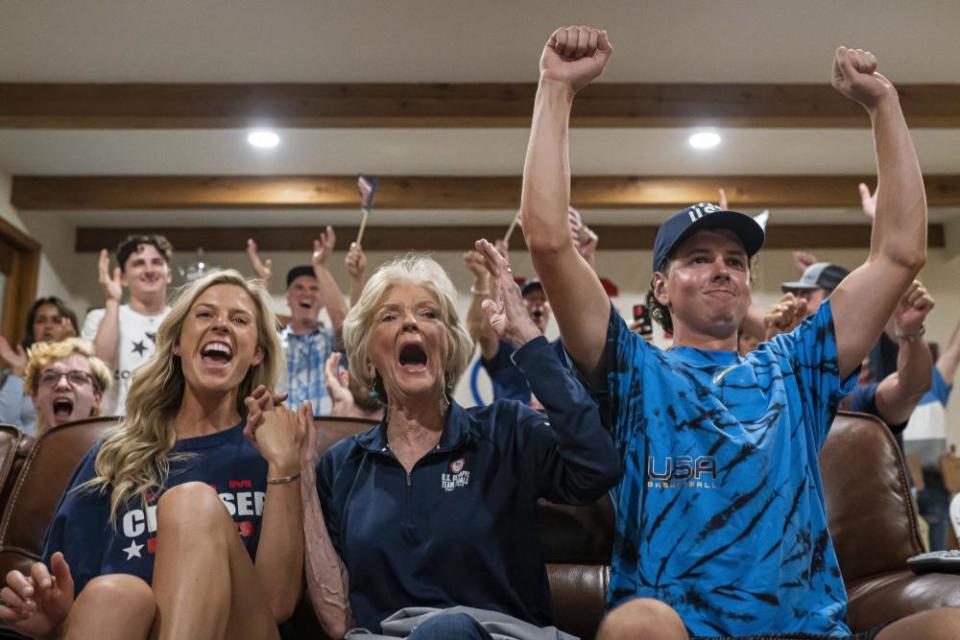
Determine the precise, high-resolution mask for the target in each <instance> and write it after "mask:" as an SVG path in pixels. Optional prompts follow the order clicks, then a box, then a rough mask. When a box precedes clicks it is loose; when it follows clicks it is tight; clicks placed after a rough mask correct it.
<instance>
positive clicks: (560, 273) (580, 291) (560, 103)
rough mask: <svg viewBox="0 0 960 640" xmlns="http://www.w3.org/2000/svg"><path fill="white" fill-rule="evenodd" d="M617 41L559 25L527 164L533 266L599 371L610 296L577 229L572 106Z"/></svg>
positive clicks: (548, 51)
mask: <svg viewBox="0 0 960 640" xmlns="http://www.w3.org/2000/svg"><path fill="white" fill-rule="evenodd" d="M612 52H613V48H612V47H611V46H610V42H609V40H607V33H606V31H602V30H599V29H591V28H588V27H567V28H565V29H557V30H556V31H555V32H554V33H553V35H551V36H550V39H549V40H548V41H547V44H546V46H544V48H543V55H542V56H541V57H540V84H539V87H538V88H537V97H536V101H535V103H534V107H533V124H532V125H531V129H530V142H529V144H528V146H527V159H526V162H525V164H524V167H523V192H522V195H521V197H520V211H521V215H522V220H523V235H524V237H525V238H526V241H527V246H528V247H529V248H530V255H531V257H532V258H533V266H534V268H535V269H536V271H537V275H538V276H539V277H540V281H541V282H542V283H543V287H544V290H545V291H546V293H547V298H549V299H550V304H551V305H552V306H553V310H554V313H555V314H556V317H557V324H559V325H560V335H561V336H562V338H563V343H564V346H565V347H566V348H567V350H568V351H569V352H570V355H571V356H573V359H574V360H575V361H576V362H577V364H578V365H579V366H580V368H581V369H582V370H584V371H587V372H593V371H596V370H597V368H598V365H599V364H600V358H601V356H602V354H603V349H604V344H605V341H606V333H607V320H608V318H609V313H610V312H609V309H610V302H609V300H608V298H607V295H606V293H605V292H604V290H603V286H602V285H601V284H600V280H599V279H598V278H597V276H596V274H594V272H593V270H592V269H591V268H590V265H588V264H587V262H586V261H585V260H584V259H583V258H582V257H581V256H580V255H579V254H578V253H577V250H576V247H575V246H574V244H573V237H572V236H571V233H570V223H569V221H568V217H567V207H568V205H569V204H570V160H569V157H568V156H569V153H568V151H569V149H568V147H569V145H568V132H569V126H570V109H571V107H572V105H573V97H574V95H575V94H576V92H577V91H579V90H580V89H582V88H583V87H585V86H586V85H587V84H589V83H590V81H591V80H593V79H594V78H596V77H597V76H599V75H600V73H601V72H602V71H603V67H604V65H605V64H606V63H607V60H608V59H609V58H610V54H611V53H612Z"/></svg>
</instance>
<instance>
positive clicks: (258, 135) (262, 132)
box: [247, 129, 280, 149]
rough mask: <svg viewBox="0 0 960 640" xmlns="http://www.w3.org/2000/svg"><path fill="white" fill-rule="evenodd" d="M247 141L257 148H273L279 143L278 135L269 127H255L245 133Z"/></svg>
mask: <svg viewBox="0 0 960 640" xmlns="http://www.w3.org/2000/svg"><path fill="white" fill-rule="evenodd" d="M247 142H249V143H250V144H251V145H252V146H254V147H256V148H257V149H273V148H274V147H275V146H277V145H278V144H280V136H278V135H277V134H276V133H275V132H273V131H270V130H269V129H255V130H254V131H251V132H250V133H249V134H248V135H247Z"/></svg>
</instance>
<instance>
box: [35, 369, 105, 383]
mask: <svg viewBox="0 0 960 640" xmlns="http://www.w3.org/2000/svg"><path fill="white" fill-rule="evenodd" d="M63 376H67V382H69V383H70V384H71V386H74V387H82V386H83V385H85V384H92V383H93V376H91V375H90V374H89V373H87V372H86V371H77V370H73V371H66V372H57V371H44V372H43V373H41V374H40V385H41V386H44V387H53V386H56V384H57V383H58V382H60V378H62V377H63Z"/></svg>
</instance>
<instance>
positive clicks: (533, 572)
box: [251, 241, 620, 640]
mask: <svg viewBox="0 0 960 640" xmlns="http://www.w3.org/2000/svg"><path fill="white" fill-rule="evenodd" d="M478 250H480V251H481V252H483V253H484V255H485V257H486V261H487V266H488V268H489V269H490V270H491V276H492V279H493V280H494V284H495V286H496V288H497V290H496V292H495V293H496V295H495V299H497V300H499V301H500V305H499V306H497V305H496V304H494V302H493V301H492V300H488V301H485V303H484V310H485V311H486V312H487V317H488V319H489V321H490V325H491V326H492V327H493V328H494V330H495V331H496V332H497V333H498V335H499V336H500V337H502V338H503V339H505V340H509V341H510V342H511V343H512V345H513V346H514V347H515V348H516V353H515V354H514V361H515V362H516V363H517V366H518V367H519V368H520V370H521V371H523V373H524V374H525V375H526V376H527V378H528V380H529V381H530V386H531V388H532V389H533V391H534V393H535V394H536V396H537V398H539V399H540V400H541V402H542V403H543V405H544V407H545V413H540V412H538V411H534V410H533V409H530V408H529V407H527V406H525V405H524V404H522V403H520V402H516V401H512V400H499V401H497V402H494V403H493V404H492V405H489V406H487V407H473V408H469V409H465V408H463V407H461V406H460V405H458V404H457V403H456V402H455V401H454V400H453V399H452V397H451V394H452V392H453V387H454V384H455V383H456V380H457V378H458V377H459V376H460V374H461V373H462V372H463V370H464V369H465V368H466V366H467V363H468V362H469V359H470V356H471V353H472V351H473V344H472V343H471V340H470V337H469V335H468V334H467V332H466V329H465V328H464V327H463V326H462V325H461V324H460V322H459V320H458V318H457V312H456V307H455V297H456V290H455V289H454V287H453V284H452V283H451V282H450V278H449V277H447V274H446V273H444V271H443V269H442V268H441V267H440V265H438V264H437V263H436V262H435V261H433V260H431V259H430V258H426V257H423V256H416V255H413V256H407V257H404V258H401V259H399V260H396V261H394V262H392V263H389V264H387V265H384V266H383V267H381V268H380V269H378V270H377V272H376V273H375V274H373V276H372V277H371V279H370V281H369V282H367V284H366V286H365V287H364V289H363V293H362V294H361V295H360V299H359V300H358V301H357V304H356V305H355V306H354V307H353V308H352V309H351V310H350V313H349V314H348V315H347V318H346V321H345V322H344V332H343V333H344V335H343V337H344V344H345V345H346V347H347V353H348V356H349V362H350V364H349V366H350V373H351V375H352V376H353V377H354V378H357V379H358V380H359V381H360V382H361V383H363V384H365V385H367V386H368V387H370V388H372V389H373V390H374V391H375V392H376V394H377V396H378V397H379V399H380V400H381V401H382V402H383V403H384V404H385V405H386V416H385V417H384V419H383V421H382V422H381V423H380V425H379V426H377V427H375V428H373V429H371V430H370V431H367V432H366V433H363V434H359V435H356V436H353V437H351V438H347V439H345V440H342V441H341V442H339V443H337V444H336V445H334V446H333V447H332V448H331V449H330V450H329V451H328V452H327V453H326V454H325V455H324V456H323V458H321V459H320V461H319V464H317V466H316V492H312V491H310V489H311V487H310V486H309V484H307V483H304V485H303V487H302V490H303V492H304V493H305V504H306V508H305V509H306V510H305V512H304V513H305V517H304V522H305V525H306V527H305V531H306V535H307V540H308V549H309V557H308V559H307V560H308V563H307V576H308V584H309V585H310V592H311V598H312V599H313V602H314V607H315V609H316V610H317V613H318V614H319V617H320V621H321V623H322V624H323V626H324V629H325V630H326V631H327V633H328V635H330V636H331V637H334V638H340V637H343V635H344V633H345V632H346V631H347V630H348V629H351V628H352V627H362V628H363V629H365V630H367V631H368V632H369V633H365V632H363V631H352V632H351V634H350V637H351V638H353V637H358V638H359V637H363V636H364V635H369V634H380V633H383V634H385V635H388V636H395V635H403V636H406V635H407V634H409V638H411V639H417V640H427V639H428V638H429V639H433V638H441V639H447V638H457V639H459V640H464V639H467V638H470V639H481V638H483V639H485V640H489V638H490V637H491V636H490V635H489V633H488V632H487V631H486V629H485V628H484V627H483V626H482V625H483V623H484V622H490V621H492V620H496V622H497V625H498V627H497V628H498V629H499V630H500V632H501V633H503V630H504V629H505V628H506V627H505V626H504V625H505V624H508V623H509V624H513V625H515V626H514V629H519V628H524V629H526V630H527V631H528V632H532V631H533V630H532V629H531V627H538V628H539V627H549V626H550V625H551V624H552V618H553V612H552V610H551V600H550V589H549V585H548V582H547V575H546V572H545V570H544V564H543V556H542V554H541V550H540V538H539V532H538V526H537V516H536V505H537V499H538V498H541V497H543V498H547V499H549V500H551V501H554V502H560V503H566V504H582V503H586V502H590V501H593V500H596V499H597V498H599V497H600V496H602V495H603V494H604V493H605V492H606V491H607V489H609V488H610V487H611V486H612V485H613V484H614V483H615V482H616V481H617V480H618V478H619V473H620V462H619V460H618V456H617V452H616V449H614V448H613V443H612V442H611V440H610V436H609V435H608V434H607V432H606V431H605V430H604V429H603V427H602V426H601V423H600V416H599V413H598V411H597V408H596V406H595V405H594V403H593V401H592V400H591V398H590V396H588V395H587V393H586V391H585V390H584V388H583V387H582V386H581V385H580V384H579V383H578V382H577V380H576V379H575V378H574V377H573V375H572V374H571V373H570V372H569V371H568V370H567V369H565V368H564V367H563V366H562V364H561V363H560V360H559V358H558V357H557V354H556V352H555V350H554V349H553V348H551V346H550V345H549V344H548V343H547V341H546V339H545V338H544V337H543V335H542V334H541V333H540V330H539V329H538V328H537V326H536V324H534V321H533V320H532V319H531V318H530V314H529V313H528V312H527V310H526V308H525V307H524V304H523V300H522V298H521V296H520V290H519V288H518V287H517V285H516V284H514V282H513V278H512V277H511V275H510V273H509V267H508V265H507V263H506V260H505V259H504V258H503V257H502V256H501V255H500V254H499V253H497V252H496V250H494V248H493V245H491V244H490V243H488V242H486V241H481V242H480V243H478ZM253 420H254V418H251V421H253ZM307 449H308V450H309V447H307ZM307 470H308V473H309V472H310V471H312V469H311V468H310V467H309V466H308V467H307ZM311 494H312V495H311ZM318 498H319V500H318ZM347 576H349V584H347ZM457 606H463V607H470V608H471V611H470V612H469V615H467V614H465V613H462V610H461V609H458V610H457V611H449V609H451V608H453V607H457ZM410 607H413V608H419V607H428V608H430V609H432V610H433V609H436V610H445V611H439V612H435V613H439V614H440V615H433V616H431V617H430V618H429V619H428V620H421V619H410V616H411V615H412V612H411V609H409V608H410ZM404 608H407V609H404ZM400 609H404V610H403V611H399V612H398V613H396V614H394V612H397V610H400ZM414 611H416V612H417V613H423V610H422V609H414ZM392 614H394V615H392ZM388 616H389V617H390V620H389V621H386V620H385V619H386V618H387V617H388ZM421 622H422V624H421ZM414 626H415V627H416V629H414V630H413V631H412V633H411V632H410V631H409V629H410V628H412V627H414ZM550 632H551V631H547V632H542V631H537V632H536V633H538V635H537V637H550V636H548V635H545V634H550ZM552 632H553V633H552V637H564V636H562V635H561V634H559V632H556V630H555V629H554V630H552ZM504 635H509V634H506V633H505V634H504ZM523 637H532V636H523Z"/></svg>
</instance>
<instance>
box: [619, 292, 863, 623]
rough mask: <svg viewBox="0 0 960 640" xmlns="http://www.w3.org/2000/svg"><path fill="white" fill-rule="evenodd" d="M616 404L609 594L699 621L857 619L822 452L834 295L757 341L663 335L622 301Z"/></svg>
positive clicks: (831, 403)
mask: <svg viewBox="0 0 960 640" xmlns="http://www.w3.org/2000/svg"><path fill="white" fill-rule="evenodd" d="M607 347H608V358H609V359H608V361H607V385H608V389H607V391H608V395H607V396H606V397H604V398H603V401H604V403H605V404H606V405H607V406H606V407H605V408H606V409H607V410H608V412H602V413H608V415H607V419H608V421H609V426H610V429H611V432H612V435H613V439H614V444H615V445H616V447H617V448H618V450H619V452H620V455H621V457H622V459H623V461H624V464H625V472H624V477H623V480H622V481H621V483H620V484H619V485H618V486H617V487H616V488H615V489H614V491H613V500H614V506H615V508H616V512H617V535H616V540H615V544H614V554H613V560H612V565H613V567H612V576H611V580H610V587H609V593H608V604H609V605H610V606H616V605H618V604H620V603H622V602H624V601H626V600H628V599H630V598H634V597H637V596H640V597H650V598H657V599H659V600H662V601H664V602H666V603H667V604H669V605H670V606H672V607H673V608H674V609H676V610H677V611H678V612H679V614H680V615H681V617H682V618H683V621H684V623H685V624H686V626H687V628H688V629H689V630H690V632H691V633H692V634H693V635H697V636H717V635H721V636H752V635H764V634H770V633H801V632H803V633H810V634H824V635H849V633H850V631H849V629H848V628H847V625H846V623H845V616H846V602H847V599H846V592H845V590H844V584H843V579H842V578H841V575H840V567H839V565H838V563H837V557H836V553H835V552H834V549H833V544H832V542H831V540H830V534H829V532H828V530H827V518H826V513H825V507H824V504H823V488H822V485H821V480H820V470H819V467H818V464H817V454H818V452H819V451H820V448H821V446H822V445H823V442H824V440H825V439H826V437H827V432H828V430H829V428H830V424H831V422H832V420H833V418H834V415H835V413H836V410H837V406H838V405H839V403H840V400H841V399H842V398H843V396H844V394H845V393H846V391H847V390H849V388H850V387H851V386H852V385H853V383H854V381H855V380H856V376H851V377H850V378H849V379H848V380H847V381H845V382H843V383H841V381H840V378H839V373H838V365H837V347H836V340H835V336H834V328H833V317H832V314H831V308H830V303H829V301H827V302H824V303H823V304H822V305H821V306H820V309H819V311H818V312H817V313H816V314H815V315H813V316H812V317H810V318H809V319H807V320H806V321H805V322H804V323H803V324H802V325H801V326H800V327H798V328H797V329H796V330H795V331H793V332H791V333H788V334H785V335H780V336H777V337H776V338H774V339H773V340H772V341H770V342H767V343H763V344H761V345H760V346H759V348H758V349H757V350H756V351H753V352H752V353H750V354H749V355H747V356H746V357H740V356H739V355H737V354H736V353H734V352H726V351H723V352H718V351H705V350H699V349H693V348H684V347H681V348H674V349H671V350H669V351H661V350H660V349H657V348H656V347H653V346H651V345H649V344H648V343H647V342H646V341H644V340H643V338H641V337H640V336H638V335H636V334H634V333H633V332H631V331H630V330H629V329H628V327H627V325H626V324H625V323H624V322H623V320H622V319H621V318H620V316H619V315H618V314H617V313H616V311H615V310H613V309H611V314H610V324H609V328H608V333H607Z"/></svg>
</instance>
